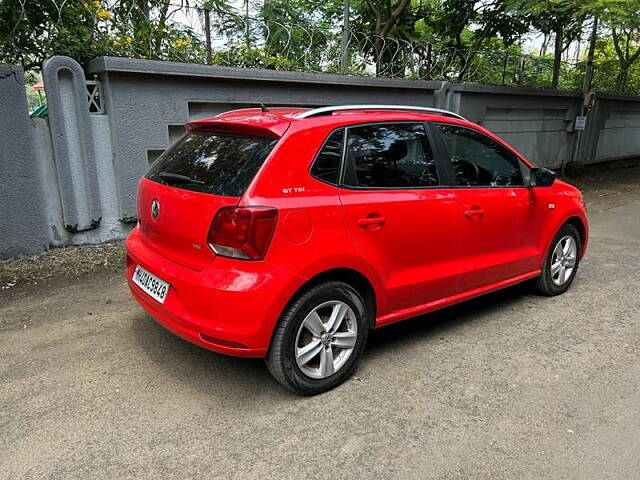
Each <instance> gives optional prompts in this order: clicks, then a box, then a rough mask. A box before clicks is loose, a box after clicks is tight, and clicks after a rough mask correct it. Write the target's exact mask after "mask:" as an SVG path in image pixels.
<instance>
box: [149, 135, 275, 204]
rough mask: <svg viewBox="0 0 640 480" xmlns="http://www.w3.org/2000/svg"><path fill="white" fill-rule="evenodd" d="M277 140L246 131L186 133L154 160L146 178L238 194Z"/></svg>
mask: <svg viewBox="0 0 640 480" xmlns="http://www.w3.org/2000/svg"><path fill="white" fill-rule="evenodd" d="M277 141H278V140H277V139H275V138H269V137H258V136H249V135H228V134H220V133H198V132H192V133H188V134H187V135H185V136H184V137H182V139H180V140H179V141H178V142H177V143H175V144H174V145H173V146H171V148H169V149H168V150H167V151H166V152H164V153H163V154H162V155H161V156H160V157H159V158H158V160H156V161H155V163H153V165H152V166H151V169H150V170H149V172H148V173H147V178H148V179H149V180H153V181H154V182H158V183H162V184H164V185H171V186H172V187H178V188H183V189H185V190H192V191H194V192H202V193H211V194H214V195H223V196H227V197H239V196H241V195H242V194H243V193H244V191H245V190H246V189H247V187H248V186H249V183H251V180H253V177H254V176H255V174H256V172H257V171H258V169H259V168H260V166H261V165H262V164H263V163H264V161H265V159H266V158H267V156H268V155H269V153H270V152H271V150H272V149H273V146H274V145H275V144H276V142H277Z"/></svg>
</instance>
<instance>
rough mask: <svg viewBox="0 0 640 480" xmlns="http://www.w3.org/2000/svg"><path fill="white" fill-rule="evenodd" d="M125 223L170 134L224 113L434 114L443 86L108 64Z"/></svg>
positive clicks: (101, 61)
mask: <svg viewBox="0 0 640 480" xmlns="http://www.w3.org/2000/svg"><path fill="white" fill-rule="evenodd" d="M89 73H91V74H97V75H98V76H99V77H100V78H101V80H102V83H103V89H104V92H105V97H106V99H107V104H106V109H107V113H108V116H109V123H110V126H111V138H112V146H113V154H114V164H115V171H116V182H117V189H118V200H119V204H120V216H121V218H122V219H124V220H127V219H129V218H132V217H135V215H136V210H135V189H136V185H137V182H138V179H139V178H140V177H141V176H142V175H143V174H144V172H145V171H146V170H147V168H148V167H149V161H150V160H153V159H155V158H156V157H157V155H158V153H159V152H161V151H162V150H164V149H165V148H167V146H168V145H169V144H170V137H171V129H172V127H173V128H174V131H176V128H178V127H180V126H182V125H183V124H184V123H186V122H188V121H189V120H193V119H197V118H204V117H208V116H212V115H215V114H217V113H220V112H222V111H225V110H229V109H233V108H241V107H246V106H256V105H258V104H259V103H260V102H264V103H266V104H271V105H304V106H308V105H328V104H340V103H366V102H369V103H371V102H372V101H375V102H376V103H393V104H409V105H424V106H433V104H434V91H435V90H437V89H438V88H439V87H440V82H424V81H409V80H389V79H376V78H357V77H345V76H339V75H327V74H309V73H289V72H276V71H270V70H251V69H239V68H228V67H210V66H206V65H189V64H182V63H172V62H155V61H144V60H131V59H123V58H113V57H102V58H98V59H96V60H94V61H93V62H91V64H90V66H89Z"/></svg>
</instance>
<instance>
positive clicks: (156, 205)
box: [151, 200, 160, 220]
mask: <svg viewBox="0 0 640 480" xmlns="http://www.w3.org/2000/svg"><path fill="white" fill-rule="evenodd" d="M158 215H160V202H158V200H154V201H153V202H151V216H152V217H153V218H154V220H157V219H158Z"/></svg>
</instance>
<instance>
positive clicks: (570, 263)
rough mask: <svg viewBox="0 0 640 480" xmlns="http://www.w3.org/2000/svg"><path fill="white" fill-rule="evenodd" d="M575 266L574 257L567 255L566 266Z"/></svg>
mask: <svg viewBox="0 0 640 480" xmlns="http://www.w3.org/2000/svg"><path fill="white" fill-rule="evenodd" d="M575 266H576V257H575V256H574V257H568V258H567V267H569V268H573V267H575Z"/></svg>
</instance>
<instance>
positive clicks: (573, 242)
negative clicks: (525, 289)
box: [534, 223, 582, 297]
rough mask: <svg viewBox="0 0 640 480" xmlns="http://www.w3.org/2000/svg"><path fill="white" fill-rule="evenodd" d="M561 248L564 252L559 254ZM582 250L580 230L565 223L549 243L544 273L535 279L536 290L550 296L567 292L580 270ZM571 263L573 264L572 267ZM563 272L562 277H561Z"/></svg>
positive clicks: (543, 267)
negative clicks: (567, 250)
mask: <svg viewBox="0 0 640 480" xmlns="http://www.w3.org/2000/svg"><path fill="white" fill-rule="evenodd" d="M567 245H568V246H569V250H570V252H568V253H567V252H564V249H565V248H564V247H566V246H567ZM561 250H562V251H563V253H561V254H560V255H559V253H560V251H561ZM581 252H582V241H581V238H580V234H579V233H578V230H577V229H576V227H574V226H573V225H571V224H568V223H566V224H564V225H563V226H562V227H561V228H560V230H558V233H556V235H555V236H554V237H553V241H552V242H551V245H549V249H548V251H547V255H546V256H545V259H544V265H543V266H542V273H541V275H540V276H539V277H537V278H536V279H535V280H534V288H535V290H536V291H537V292H538V293H540V294H542V295H546V296H549V297H552V296H554V295H560V294H561V293H564V292H566V291H567V289H568V288H569V287H570V286H571V283H572V282H573V280H574V278H575V277H576V273H577V272H578V265H579V263H580V254H581ZM571 253H573V257H572V256H571ZM559 265H560V266H559ZM571 265H573V266H572V267H570V266H571ZM569 267H570V268H569ZM569 270H570V271H569ZM561 272H562V275H563V276H562V278H560V275H561Z"/></svg>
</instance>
